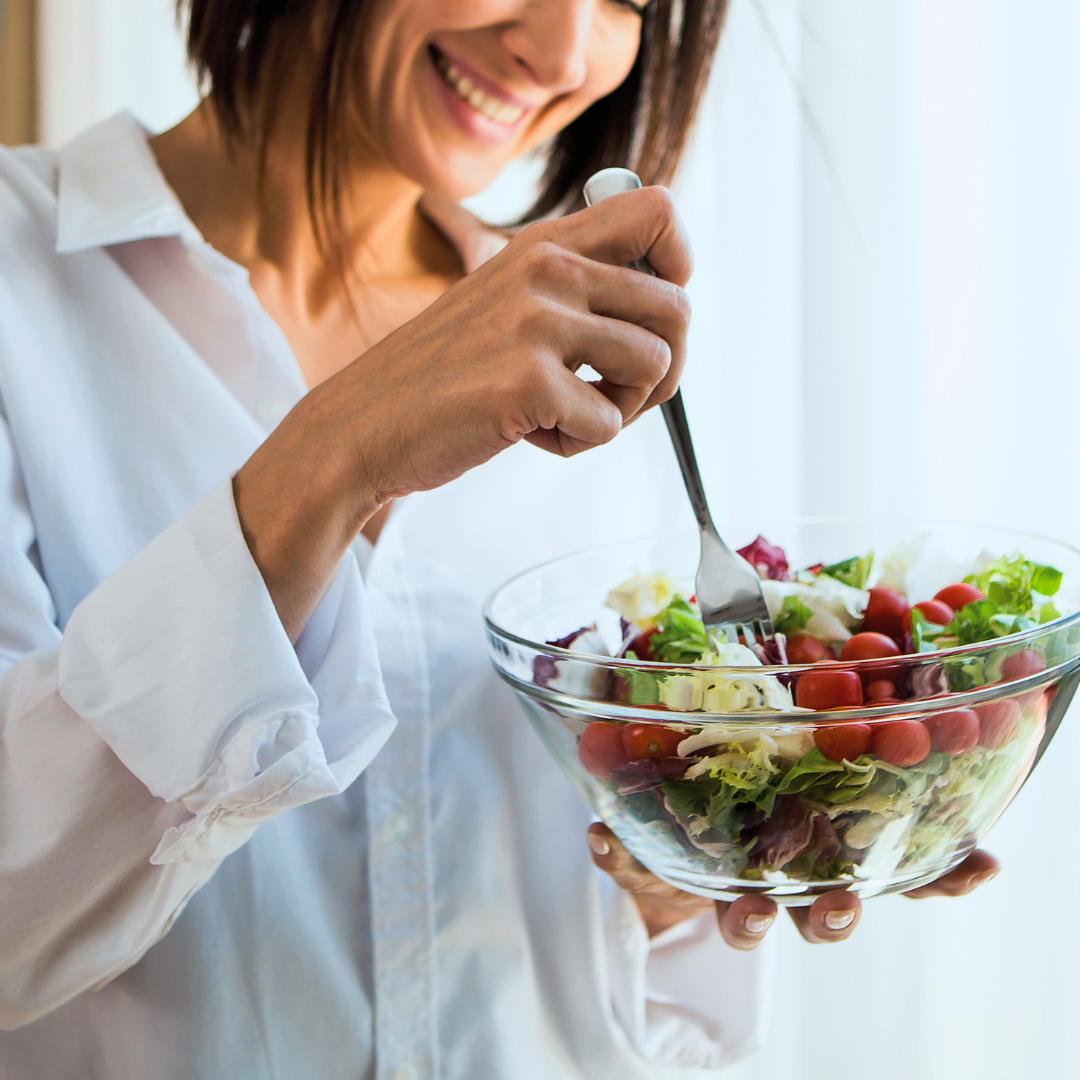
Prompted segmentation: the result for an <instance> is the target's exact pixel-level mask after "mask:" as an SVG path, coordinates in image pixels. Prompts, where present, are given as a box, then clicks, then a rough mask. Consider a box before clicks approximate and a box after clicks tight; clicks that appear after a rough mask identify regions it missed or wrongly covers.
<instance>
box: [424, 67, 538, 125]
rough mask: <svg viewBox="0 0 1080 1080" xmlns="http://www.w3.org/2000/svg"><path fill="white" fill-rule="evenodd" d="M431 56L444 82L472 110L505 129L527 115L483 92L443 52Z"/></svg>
mask: <svg viewBox="0 0 1080 1080" xmlns="http://www.w3.org/2000/svg"><path fill="white" fill-rule="evenodd" d="M431 55H432V59H433V60H434V61H435V67H436V69H437V70H438V72H439V74H440V75H441V76H442V78H443V82H445V83H446V85H447V86H449V87H450V89H451V90H453V92H454V93H455V94H456V95H457V96H458V97H459V98H461V100H462V101H464V102H465V104H466V105H468V106H469V107H470V108H472V109H475V110H476V111H477V112H478V113H480V114H481V115H483V116H486V117H487V118H488V119H489V120H491V121H493V122H494V123H496V124H502V125H503V126H505V127H510V126H511V125H513V124H516V123H517V122H518V121H519V120H520V119H521V118H522V117H523V116H524V115H525V110H524V109H523V108H522V107H521V106H520V105H509V104H507V103H506V102H505V101H500V100H499V99H498V98H496V97H492V95H491V94H488V93H486V92H485V91H484V90H481V89H480V87H479V86H477V85H476V83H474V82H473V81H472V79H470V78H469V77H468V75H466V74H465V73H464V72H463V71H461V70H460V69H459V68H457V67H456V66H455V65H454V63H453V62H452V61H451V60H450V59H448V58H447V56H446V55H445V54H444V53H442V52H441V51H439V50H437V49H432V50H431Z"/></svg>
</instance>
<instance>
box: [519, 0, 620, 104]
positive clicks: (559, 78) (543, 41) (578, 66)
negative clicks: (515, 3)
mask: <svg viewBox="0 0 1080 1080" xmlns="http://www.w3.org/2000/svg"><path fill="white" fill-rule="evenodd" d="M601 2H603V0H601ZM595 8H596V0H526V2H525V4H524V5H523V8H522V11H521V13H520V15H519V16H518V18H517V19H516V20H514V22H512V23H511V24H510V25H509V26H508V27H507V28H506V31H505V33H504V37H503V44H504V45H505V46H506V48H507V49H509V50H510V52H512V53H513V54H514V57H515V58H516V59H517V62H518V63H519V64H521V66H522V67H524V68H525V69H526V70H527V71H528V72H529V74H530V75H531V76H532V77H533V79H535V80H536V81H537V82H538V83H539V84H540V85H541V86H543V87H544V88H545V89H547V90H550V91H552V92H554V93H557V94H567V93H570V92H571V91H572V90H577V89H579V88H580V87H581V86H582V85H583V84H584V82H585V76H586V75H587V73H588V64H587V52H588V44H589V35H590V33H591V32H592V24H593V14H594V11H595Z"/></svg>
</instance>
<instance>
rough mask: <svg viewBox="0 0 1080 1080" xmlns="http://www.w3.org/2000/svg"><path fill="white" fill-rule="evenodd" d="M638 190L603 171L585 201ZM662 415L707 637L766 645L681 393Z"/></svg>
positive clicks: (624, 176)
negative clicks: (692, 538)
mask: <svg viewBox="0 0 1080 1080" xmlns="http://www.w3.org/2000/svg"><path fill="white" fill-rule="evenodd" d="M639 187H641V180H640V179H639V178H638V176H637V173H633V172H631V171H630V170H629V169H602V170H601V171H600V172H598V173H596V174H594V175H593V176H591V177H590V178H589V180H588V181H587V182H586V184H585V202H586V203H587V204H588V205H589V206H592V205H593V204H595V203H598V202H600V200H601V199H606V198H608V197H609V196H611V195H617V194H619V193H620V192H622V191H632V190H634V188H639ZM631 265H632V266H633V268H634V269H635V270H640V271H641V272H642V273H645V274H651V275H652V276H653V277H655V276H656V271H655V270H653V268H652V267H651V266H650V265H649V264H648V263H647V262H646V261H645V260H644V259H638V260H637V261H636V262H634V263H631ZM660 411H661V412H662V413H663V414H664V421H665V423H666V424H667V429H668V434H669V435H670V436H671V442H672V445H673V446H674V447H675V456H676V458H678V461H679V469H680V470H681V472H682V478H683V483H685V484H686V494H687V495H689V496H690V505H691V506H692V507H693V508H694V516H695V517H696V518H697V523H698V529H699V531H700V533H701V561H700V562H699V563H698V570H697V578H696V581H695V588H696V590H697V603H698V608H699V609H700V611H701V619H702V622H704V624H705V633H706V634H707V635H708V636H709V639H710V640H717V639H721V640H724V641H727V642H729V643H733V644H734V643H738V642H740V639H741V641H742V643H744V644H746V645H748V646H749V647H750V648H753V647H754V645H755V643H756V641H757V637H758V636H761V637H762V638H763V639H764V640H766V641H768V640H769V639H771V638H772V637H773V636H774V634H773V624H772V619H771V618H770V617H769V607H768V604H766V603H765V595H764V593H762V591H761V580H760V579H759V578H758V575H757V572H756V571H755V570H754V569H753V567H751V566H750V564H749V563H748V562H747V561H746V560H745V559H743V558H741V557H740V556H739V555H736V554H735V552H733V551H732V550H731V548H729V547H728V546H727V544H725V543H724V541H723V540H721V539H720V534H719V533H718V532H717V531H716V525H715V524H714V523H713V519H712V514H711V513H710V512H709V503H708V500H707V499H706V498H705V487H704V485H703V484H702V482H701V473H700V471H699V470H698V464H697V457H696V456H695V454H694V442H693V440H692V439H691V438H690V425H689V424H688V423H687V421H686V410H685V409H684V408H683V401H682V391H681V390H676V391H675V395H674V397H672V398H671V400H670V401H665V402H664V404H663V405H661V406H660Z"/></svg>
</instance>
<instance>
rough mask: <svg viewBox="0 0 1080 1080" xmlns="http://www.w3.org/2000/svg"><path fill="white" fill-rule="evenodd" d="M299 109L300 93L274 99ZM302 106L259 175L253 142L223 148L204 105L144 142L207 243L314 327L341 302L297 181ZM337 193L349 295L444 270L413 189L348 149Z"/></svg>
mask: <svg viewBox="0 0 1080 1080" xmlns="http://www.w3.org/2000/svg"><path fill="white" fill-rule="evenodd" d="M282 98H283V100H291V101H294V102H295V101H298V100H299V101H300V102H301V103H303V102H304V100H305V99H304V95H293V94H291V93H290V94H288V95H285V94H283V95H282ZM306 130H307V113H306V108H304V107H300V108H297V107H295V106H293V107H289V108H285V107H283V108H282V109H281V110H280V111H279V113H278V114H277V115H276V117H275V120H274V124H273V128H272V131H271V134H270V137H269V139H268V141H267V145H266V147H265V151H264V154H265V156H264V158H263V164H262V168H260V161H259V148H258V146H256V145H255V144H254V142H253V141H249V142H244V141H240V140H234V141H232V142H227V141H226V139H225V137H224V135H223V133H222V132H221V129H220V127H219V125H218V123H217V119H216V117H215V115H214V111H213V108H212V107H211V106H210V104H209V102H207V101H204V102H203V103H202V104H201V105H200V106H199V107H198V108H197V109H196V110H195V112H193V113H192V114H191V115H190V116H188V117H187V118H186V119H185V120H183V121H181V123H180V124H179V125H177V126H176V127H175V128H173V129H172V130H170V131H167V132H165V133H163V134H162V135H159V136H157V137H155V138H154V139H153V140H152V142H151V145H152V147H153V150H154V153H155V155H156V156H157V159H158V163H159V165H160V166H161V169H162V171H163V173H164V174H165V177H166V179H167V180H168V181H169V183H170V185H171V186H172V188H173V189H174V191H175V192H176V194H177V196H178V197H179V199H180V201H181V203H182V204H183V206H184V208H185V209H186V210H187V212H188V214H189V216H190V217H191V219H192V220H193V221H194V222H195V224H196V225H197V226H198V228H199V230H200V231H201V232H202V234H203V236H204V237H205V238H206V240H207V241H208V242H209V243H210V244H212V245H213V246H214V247H215V248H217V250H219V251H221V252H222V254H224V255H226V256H228V257H229V258H231V259H232V260H233V261H235V262H237V263H239V264H241V265H242V266H244V267H246V268H247V269H248V271H249V272H250V274H251V276H252V284H253V285H254V286H255V288H256V292H259V293H260V294H261V293H262V292H263V289H261V288H260V284H261V285H263V286H264V287H269V288H270V291H272V292H273V293H274V294H276V302H277V303H278V304H282V305H284V306H285V307H287V308H289V309H291V311H292V313H293V315H294V317H296V318H299V319H301V320H302V321H307V320H310V321H314V320H317V319H318V318H320V316H321V315H322V314H323V313H324V312H325V310H326V309H327V308H329V307H331V306H333V305H335V304H340V303H341V302H342V300H343V295H342V282H341V278H340V274H339V272H338V270H337V269H336V267H335V266H334V265H332V263H331V262H329V261H328V259H327V256H326V254H325V253H324V251H323V250H321V248H320V245H319V244H318V243H317V241H316V235H315V230H314V227H313V225H312V221H311V215H310V213H309V209H308V198H307V185H306V176H305V165H304V158H305V140H306ZM351 149H352V160H351V161H350V168H349V172H348V175H347V177H346V183H345V184H344V186H343V192H342V195H343V198H342V207H341V222H340V224H341V226H342V232H343V235H342V237H341V239H342V240H343V242H344V243H343V250H344V254H345V257H346V266H347V270H348V285H349V289H350V291H352V292H359V293H363V292H364V290H366V289H369V288H376V289H381V288H386V287H389V288H393V287H395V286H399V285H402V284H406V283H408V282H410V281H412V280H415V279H417V278H419V277H421V276H423V275H425V274H431V273H433V272H434V273H439V272H444V271H445V267H446V265H447V251H446V244H445V241H443V240H442V239H441V237H439V236H438V235H437V234H436V233H435V230H434V229H433V228H432V227H431V225H430V224H429V223H428V222H427V220H426V219H425V218H423V217H422V215H420V214H419V212H418V210H417V207H416V204H417V201H418V199H419V197H420V195H421V193H422V192H421V189H420V187H419V186H418V185H417V184H416V183H414V182H413V181H411V180H410V179H408V178H407V177H405V176H403V175H402V174H401V173H399V172H398V171H396V170H395V169H394V168H393V167H391V166H390V165H389V164H388V163H387V162H385V161H381V160H379V159H378V158H377V157H376V156H375V155H373V154H371V153H370V152H368V151H366V150H365V149H364V148H363V147H357V148H351Z"/></svg>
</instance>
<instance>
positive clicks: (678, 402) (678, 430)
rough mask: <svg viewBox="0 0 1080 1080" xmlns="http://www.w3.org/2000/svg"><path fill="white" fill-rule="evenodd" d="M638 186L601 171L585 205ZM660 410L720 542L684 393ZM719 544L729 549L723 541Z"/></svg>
mask: <svg viewBox="0 0 1080 1080" xmlns="http://www.w3.org/2000/svg"><path fill="white" fill-rule="evenodd" d="M639 187H641V180H640V178H639V177H638V175H637V173H635V172H631V171H630V170H629V169H601V171H600V172H598V173H596V174H595V175H593V176H592V177H590V178H589V180H588V181H587V182H586V184H585V202H586V203H587V204H588V205H589V206H592V205H593V204H594V203H598V202H600V200H601V199H606V198H608V196H610V195H617V194H619V193H621V192H623V191H633V190H634V189H635V188H639ZM630 266H631V267H632V268H633V269H634V270H640V271H641V272H642V273H643V274H649V275H651V276H652V277H656V271H655V270H654V269H653V268H652V267H651V266H650V265H649V263H648V261H647V260H645V259H637V260H635V261H634V262H632V263H630ZM660 411H661V412H662V413H663V414H664V422H665V423H666V424H667V429H668V434H669V435H670V436H671V442H672V445H673V446H674V447H675V456H676V457H677V458H678V459H679V470H680V471H681V472H682V478H683V482H684V483H685V484H686V494H687V495H689V496H690V505H691V506H692V507H693V508H694V516H695V517H696V518H697V523H698V527H699V528H700V529H701V530H702V532H708V533H711V534H712V536H714V537H716V539H717V540H720V536H719V534H718V533H717V531H716V526H715V525H714V524H713V519H712V514H710V513H709V504H708V502H707V500H706V499H705V485H704V484H702V482H701V472H700V471H699V470H698V464H697V456H696V455H695V454H694V441H693V439H691V438H690V425H689V423H687V420H686V410H685V409H684V408H683V400H682V391H681V390H676V391H675V394H674V396H673V397H672V398H671V400H670V401H665V402H664V403H663V405H661V406H660ZM720 543H721V545H722V546H725V547H726V545H724V542H723V541H722V540H720Z"/></svg>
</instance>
